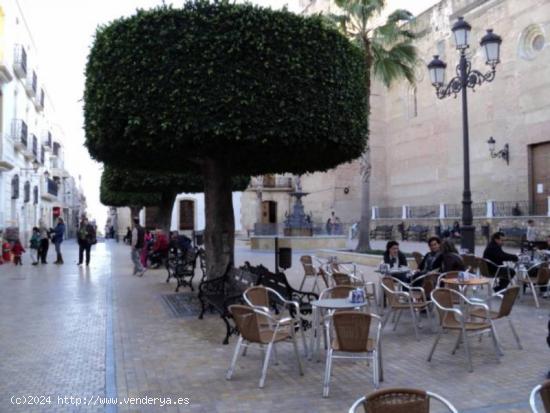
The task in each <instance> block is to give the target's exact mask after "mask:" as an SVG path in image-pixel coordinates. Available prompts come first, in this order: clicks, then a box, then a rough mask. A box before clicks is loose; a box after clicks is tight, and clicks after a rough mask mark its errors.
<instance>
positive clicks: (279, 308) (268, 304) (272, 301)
mask: <svg viewBox="0 0 550 413" xmlns="http://www.w3.org/2000/svg"><path fill="white" fill-rule="evenodd" d="M243 298H244V301H245V302H246V303H247V304H248V305H249V306H251V307H256V308H258V309H260V310H262V311H264V312H268V313H270V314H271V315H272V317H273V318H275V319H278V320H280V319H282V318H283V317H284V318H286V319H287V320H290V322H291V323H293V325H294V329H295V331H298V330H299V331H300V332H301V336H302V343H303V346H304V352H305V355H306V357H307V354H308V348H307V340H306V334H305V331H304V326H303V323H302V320H301V319H300V314H301V313H300V305H299V304H298V303H297V302H296V301H290V300H285V299H284V297H283V296H282V295H281V294H279V293H278V292H277V291H275V290H274V289H272V288H268V287H264V286H263V285H259V286H255V287H250V288H248V289H247V290H246V291H245V292H244V293H243ZM291 307H292V309H293V310H294V311H288V310H290V308H291ZM274 312H275V313H274ZM292 315H294V317H293V316H292ZM245 350H246V349H245Z"/></svg>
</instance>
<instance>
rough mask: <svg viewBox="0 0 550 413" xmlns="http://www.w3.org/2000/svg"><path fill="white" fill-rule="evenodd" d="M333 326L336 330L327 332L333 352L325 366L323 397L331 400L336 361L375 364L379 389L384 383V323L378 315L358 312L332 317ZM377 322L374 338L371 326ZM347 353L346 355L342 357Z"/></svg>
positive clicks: (337, 313) (373, 365) (335, 314)
mask: <svg viewBox="0 0 550 413" xmlns="http://www.w3.org/2000/svg"><path fill="white" fill-rule="evenodd" d="M329 317H330V318H331V319H332V320H331V322H330V324H331V325H332V327H333V329H334V337H332V331H331V330H332V329H327V341H328V343H329V348H328V351H327V359H326V365H325V378H324V383H323V397H328V395H329V390H330V387H329V386H330V376H331V371H332V361H333V359H359V360H372V369H373V383H374V386H375V387H376V388H378V386H379V383H380V379H379V378H380V368H381V366H380V363H381V357H380V336H381V333H382V320H381V319H380V317H379V316H377V315H376V314H369V313H362V312H358V311H339V312H335V313H334V314H332V315H329ZM373 321H376V323H377V326H376V327H374V328H375V330H374V335H371V325H372V324H373ZM342 353H343V354H342Z"/></svg>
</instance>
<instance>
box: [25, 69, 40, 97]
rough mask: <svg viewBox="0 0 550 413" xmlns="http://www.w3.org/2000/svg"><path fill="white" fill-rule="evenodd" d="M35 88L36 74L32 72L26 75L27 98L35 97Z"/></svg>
mask: <svg viewBox="0 0 550 413" xmlns="http://www.w3.org/2000/svg"><path fill="white" fill-rule="evenodd" d="M37 88H38V78H37V76H36V72H35V71H34V70H33V71H32V72H30V73H28V74H27V81H26V83H25V90H26V91H27V94H28V95H29V96H36V89H37Z"/></svg>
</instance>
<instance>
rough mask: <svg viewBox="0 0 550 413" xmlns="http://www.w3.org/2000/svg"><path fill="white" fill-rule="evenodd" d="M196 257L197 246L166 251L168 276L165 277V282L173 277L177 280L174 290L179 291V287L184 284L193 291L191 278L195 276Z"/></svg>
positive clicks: (197, 253)
mask: <svg viewBox="0 0 550 413" xmlns="http://www.w3.org/2000/svg"><path fill="white" fill-rule="evenodd" d="M198 257H199V250H198V249H197V248H189V249H187V250H186V251H181V250H180V249H172V250H171V251H169V252H168V259H167V260H166V269H167V271H168V278H166V282H169V281H170V278H175V279H176V280H177V282H178V283H177V285H176V292H178V291H179V289H180V287H185V286H187V287H189V288H191V291H195V290H194V288H193V278H194V277H195V268H196V266H197V258H198Z"/></svg>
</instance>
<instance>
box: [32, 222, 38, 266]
mask: <svg viewBox="0 0 550 413" xmlns="http://www.w3.org/2000/svg"><path fill="white" fill-rule="evenodd" d="M30 246H31V259H32V265H38V247H39V246H40V230H39V229H38V227H34V228H33V229H32V236H31V242H30Z"/></svg>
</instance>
